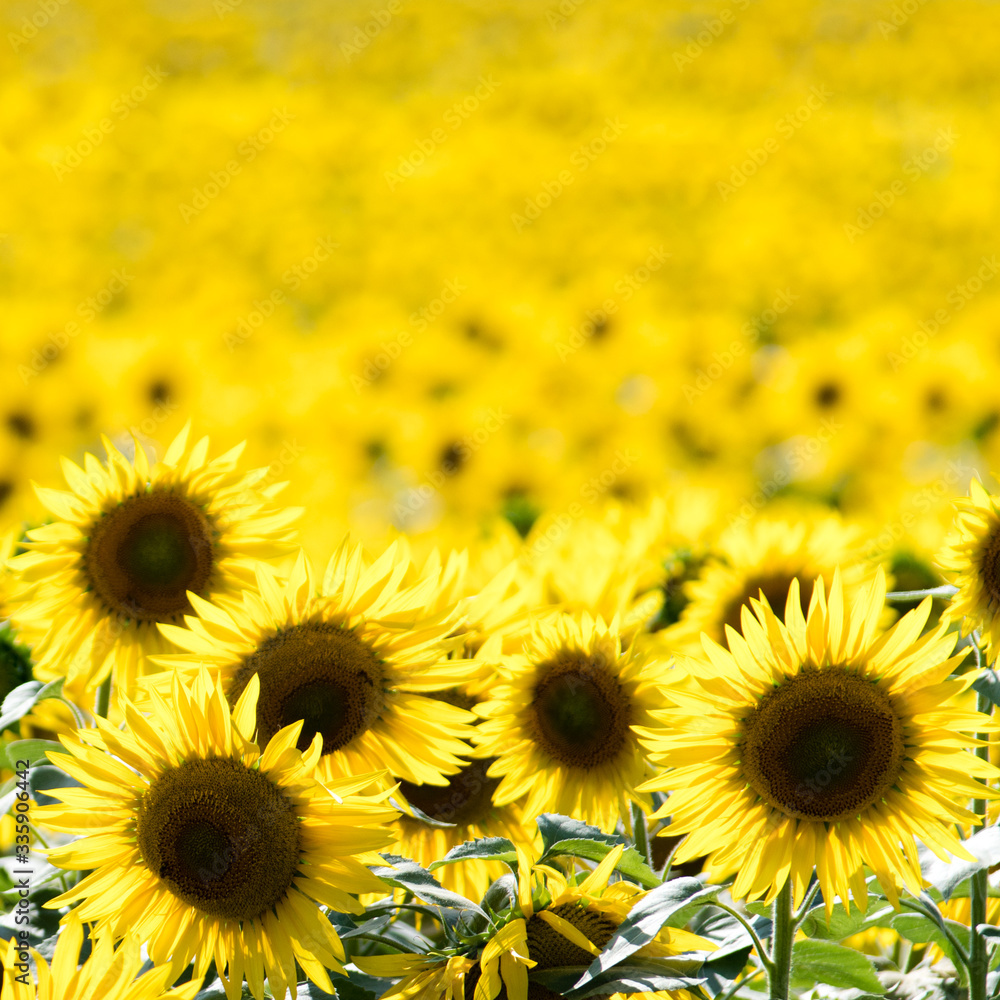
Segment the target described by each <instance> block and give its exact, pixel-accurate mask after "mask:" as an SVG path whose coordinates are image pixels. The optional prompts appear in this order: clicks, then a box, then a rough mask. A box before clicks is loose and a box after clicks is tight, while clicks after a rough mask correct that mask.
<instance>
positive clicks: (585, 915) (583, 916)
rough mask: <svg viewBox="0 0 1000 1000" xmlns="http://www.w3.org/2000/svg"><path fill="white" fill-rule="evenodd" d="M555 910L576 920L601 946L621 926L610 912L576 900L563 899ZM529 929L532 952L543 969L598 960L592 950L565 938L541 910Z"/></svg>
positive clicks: (558, 914) (580, 929) (573, 922)
mask: <svg viewBox="0 0 1000 1000" xmlns="http://www.w3.org/2000/svg"><path fill="white" fill-rule="evenodd" d="M551 912H552V913H554V914H555V915H556V916H557V917H561V918H562V919H563V920H565V921H566V922H567V923H568V924H572V925H573V926H574V927H575V928H576V929H577V930H578V931H581V932H582V933H583V936H584V937H585V938H587V940H588V941H591V942H592V943H593V944H594V945H596V946H597V947H598V948H603V947H604V946H605V945H606V944H607V943H608V942H609V941H610V940H611V938H612V936H613V935H614V933H615V931H616V930H617V929H618V925H617V924H616V923H615V922H614V921H613V920H612V919H611V918H610V917H609V916H607V915H606V914H604V913H595V912H592V911H590V910H585V909H583V907H581V906H578V905H577V904H576V903H560V904H559V905H558V906H553V907H552V908H551ZM525 929H526V931H527V934H528V956H529V957H530V958H531V960H532V961H534V962H537V963H538V966H537V967H538V968H539V969H557V968H559V967H560V966H563V965H590V963H591V962H592V961H593V960H594V956H593V955H591V954H590V952H588V951H585V950H584V949H583V948H581V947H580V946H579V945H578V944H573V942H572V941H570V940H568V939H567V938H564V937H563V936H562V934H560V933H559V931H557V930H556V929H555V928H554V927H553V926H552V925H551V924H548V923H546V922H545V921H544V920H542V918H541V917H539V916H538V915H537V914H535V915H534V916H532V917H531V919H530V920H529V921H528V923H527V926H526V928H525Z"/></svg>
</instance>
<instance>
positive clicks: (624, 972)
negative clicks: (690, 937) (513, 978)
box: [528, 958, 704, 1000]
mask: <svg viewBox="0 0 1000 1000" xmlns="http://www.w3.org/2000/svg"><path fill="white" fill-rule="evenodd" d="M676 964H677V963H672V962H671V960H670V959H669V958H661V959H648V958H635V959H633V960H631V961H630V962H628V963H623V964H621V965H616V966H615V967H614V968H613V969H609V970H608V971H607V972H602V973H601V974H600V975H599V976H595V977H594V979H593V980H592V981H591V982H589V983H588V984H587V985H586V986H584V987H582V988H574V986H573V983H574V982H575V981H576V980H577V979H579V978H580V973H581V972H582V971H583V966H582V965H564V966H558V967H556V968H551V969H536V970H534V971H532V972H529V973H528V979H529V980H531V981H533V982H536V983H538V984H539V985H541V986H544V987H546V988H547V989H549V990H552V992H554V993H558V994H561V995H562V996H566V997H570V998H572V1000H584V998H585V997H590V996H607V995H608V994H609V993H617V992H622V993H639V992H647V991H648V992H650V993H652V992H655V991H656V990H684V989H691V988H692V987H695V986H698V985H699V984H700V983H702V982H704V980H703V979H700V978H693V977H691V976H687V975H685V974H684V972H685V971H686V970H683V969H681V970H679V969H677V968H675V967H672V966H675V965H676Z"/></svg>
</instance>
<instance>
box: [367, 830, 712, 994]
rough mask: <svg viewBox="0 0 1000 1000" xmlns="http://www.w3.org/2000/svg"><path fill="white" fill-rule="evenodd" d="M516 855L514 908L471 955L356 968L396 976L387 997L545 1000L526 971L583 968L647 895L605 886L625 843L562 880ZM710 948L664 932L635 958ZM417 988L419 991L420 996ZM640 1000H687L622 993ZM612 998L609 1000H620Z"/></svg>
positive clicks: (526, 855) (386, 959) (392, 958)
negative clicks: (591, 867)
mask: <svg viewBox="0 0 1000 1000" xmlns="http://www.w3.org/2000/svg"><path fill="white" fill-rule="evenodd" d="M516 846H517V852H518V862H519V864H518V873H519V874H518V884H517V903H516V905H515V906H514V907H513V908H512V909H511V910H510V911H509V913H508V914H507V917H508V919H506V921H504V920H503V919H502V918H501V920H500V921H498V929H497V930H496V931H495V933H494V935H493V936H492V937H491V938H490V939H489V940H488V941H486V943H485V944H484V945H483V947H482V949H481V950H479V949H477V952H478V955H477V956H476V957H478V961H475V960H474V959H473V958H472V957H471V956H451V957H448V958H445V957H441V958H437V959H436V958H434V957H431V956H424V955H406V954H403V955H384V956H368V957H362V956H356V957H355V959H354V962H355V964H356V965H357V966H358V967H359V968H361V969H363V970H364V971H365V972H368V973H369V974H371V975H378V976H387V975H397V976H402V977H403V978H402V980H401V981H400V982H399V983H397V984H396V985H395V986H394V987H393V988H392V990H390V991H389V992H387V993H386V994H384V996H385V997H386V998H390V997H400V998H403V997H416V996H419V997H421V998H422V1000H424V998H426V1000H458V998H461V997H466V998H471V997H474V998H475V1000H494V998H496V997H497V996H498V995H499V997H501V998H504V1000H549V998H556V997H557V996H558V994H556V993H553V992H552V991H551V990H549V989H547V988H546V987H544V986H542V984H541V983H538V982H531V981H530V980H529V978H528V973H529V971H530V970H532V969H537V970H539V971H544V970H546V969H555V968H560V967H563V966H572V965H583V966H587V965H590V963H591V962H592V961H593V959H594V957H595V956H596V955H599V954H600V953H601V950H602V949H603V948H604V947H605V946H606V945H607V943H608V941H610V940H611V938H612V936H613V935H614V933H615V931H616V930H617V929H618V928H619V926H620V925H621V923H622V922H623V921H624V920H625V919H626V918H627V917H628V915H629V913H630V912H631V910H632V908H633V907H634V906H635V905H636V904H637V903H639V902H640V901H641V900H642V899H643V897H644V896H645V895H646V892H645V891H644V890H643V889H641V888H640V887H639V886H637V885H633V884H632V883H630V882H627V881H624V880H620V881H618V882H615V883H613V884H611V885H609V884H608V882H609V879H610V878H611V874H612V872H613V871H614V870H615V868H616V866H617V865H618V862H619V861H620V860H621V856H622V853H623V851H624V850H625V848H624V846H623V845H619V846H618V847H616V848H614V850H612V851H611V852H609V853H608V855H607V857H605V858H604V860H603V861H602V862H601V863H600V864H599V865H598V866H597V867H596V868H595V869H594V870H593V871H592V872H589V873H586V874H583V873H580V874H578V875H575V876H573V877H572V878H569V879H567V878H566V877H565V876H564V875H562V874H561V873H560V872H557V871H556V870H555V869H553V868H550V867H548V866H538V867H537V868H533V867H532V864H531V854H530V852H529V850H528V849H527V848H526V847H524V846H523V845H516ZM713 948H714V945H712V944H711V942H708V941H706V940H705V939H704V938H700V937H698V936H697V935H695V934H691V933H690V932H689V931H684V930H679V929H677V928H668V927H664V928H662V929H661V930H660V931H659V933H658V934H657V935H656V937H655V938H654V939H653V940H652V941H651V942H649V943H648V944H646V945H644V946H643V947H642V948H640V949H639V950H638V951H637V952H636V953H635V954H636V955H637V956H638V957H639V958H644V959H653V960H655V959H663V958H669V957H671V956H674V955H679V954H680V953H682V952H686V951H705V950H711V949H713ZM420 988H422V990H423V992H420ZM628 995H629V996H631V997H632V998H633V1000H635V998H645V1000H667V998H672V1000H681V998H690V997H691V994H689V993H687V991H685V990H680V991H677V992H668V991H665V990H659V991H656V992H646V993H632V994H628ZM624 997H625V994H623V993H613V994H610V995H609V996H608V1000H624Z"/></svg>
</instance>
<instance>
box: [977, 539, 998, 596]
mask: <svg viewBox="0 0 1000 1000" xmlns="http://www.w3.org/2000/svg"><path fill="white" fill-rule="evenodd" d="M980 576H981V578H982V581H983V589H984V590H985V591H986V595H987V597H988V598H989V602H990V608H991V610H994V611H995V610H997V609H1000V527H994V528H993V530H992V531H991V532H990V535H989V537H988V538H987V539H986V545H985V546H984V548H983V556H982V562H981V564H980Z"/></svg>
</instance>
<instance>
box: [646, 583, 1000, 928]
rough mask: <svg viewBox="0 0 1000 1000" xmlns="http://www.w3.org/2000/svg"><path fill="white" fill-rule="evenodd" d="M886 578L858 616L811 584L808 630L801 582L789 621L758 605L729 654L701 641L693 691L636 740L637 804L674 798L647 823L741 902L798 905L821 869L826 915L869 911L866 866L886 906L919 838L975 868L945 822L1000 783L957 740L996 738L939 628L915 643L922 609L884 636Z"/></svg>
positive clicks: (909, 874) (839, 586) (691, 666)
mask: <svg viewBox="0 0 1000 1000" xmlns="http://www.w3.org/2000/svg"><path fill="white" fill-rule="evenodd" d="M884 599H885V578H884V576H883V574H882V573H881V571H879V573H878V574H877V576H876V579H875V580H874V581H872V583H870V584H869V585H868V586H866V587H865V588H864V589H863V590H862V592H861V593H860V594H859V596H858V598H857V599H856V601H855V602H854V604H853V606H848V605H847V604H846V603H845V599H844V586H843V583H842V581H841V579H840V576H839V574H835V575H834V580H833V584H832V586H831V589H830V596H829V599H827V596H826V587H825V585H824V583H823V580H822V578H820V579H818V580H816V581H815V583H814V585H813V589H812V598H811V600H810V604H809V610H808V616H807V617H806V616H804V615H803V614H802V608H801V604H800V595H799V589H798V582H797V581H793V583H792V585H791V587H790V588H789V594H788V602H787V605H786V609H785V621H784V622H782V621H780V620H779V619H778V618H777V616H776V615H775V614H774V613H773V612H772V611H771V610H770V608H768V607H767V606H766V605H764V604H762V603H761V602H759V601H752V602H751V604H752V607H753V612H754V613H753V614H751V613H750V611H749V610H744V612H743V621H742V625H743V635H742V636H741V635H738V634H737V633H736V632H735V631H733V630H729V633H728V638H729V645H730V649H729V650H726V649H723V648H722V647H721V646H719V645H718V644H717V643H715V642H713V641H712V640H710V639H708V638H706V639H705V640H704V658H703V659H702V660H699V661H694V660H692V661H690V662H689V663H688V673H689V679H690V683H689V685H686V686H685V687H684V688H683V689H682V688H679V687H675V688H673V689H671V690H670V691H669V692H667V697H668V699H669V700H670V702H671V703H672V706H673V707H671V708H668V709H665V710H662V711H659V712H656V713H654V714H655V715H656V716H657V718H658V720H659V724H658V725H657V726H655V727H647V728H644V729H642V730H641V732H640V735H641V737H642V741H643V743H644V744H645V745H646V747H647V748H648V749H649V751H650V754H651V756H652V757H653V761H654V763H655V764H657V765H658V766H659V767H661V768H663V769H664V773H663V774H661V775H659V776H657V777H656V778H654V779H653V780H651V781H649V782H647V783H646V784H645V785H643V786H642V787H643V788H644V789H645V790H654V789H658V790H669V791H670V792H671V795H670V799H669V801H668V802H667V803H666V804H665V805H664V806H663V808H662V809H661V810H660V811H659V813H657V816H663V815H670V816H671V817H672V822H671V823H670V825H669V826H668V827H666V828H665V832H666V833H667V834H688V836H687V839H686V840H685V841H684V842H683V843H682V844H681V846H680V847H679V848H678V850H677V854H676V855H675V857H676V858H677V859H678V860H679V861H685V860H687V859H690V858H695V857H698V856H700V855H709V858H708V862H707V865H706V867H707V869H708V870H709V871H711V873H712V875H713V877H715V878H725V877H728V876H729V875H731V874H734V873H735V874H736V880H735V883H734V884H733V887H732V890H731V891H732V894H733V896H734V897H735V898H743V897H746V898H748V899H756V898H758V897H761V896H765V897H766V901H770V900H771V899H773V898H774V897H775V896H776V895H777V893H778V891H779V890H780V889H781V888H782V886H784V884H785V883H786V882H787V881H788V880H789V879H791V880H792V888H793V898H794V899H795V902H796V905H797V904H798V903H799V902H801V900H802V898H803V896H804V894H805V891H806V887H807V885H808V883H809V879H810V877H811V875H812V872H813V869H814V868H815V870H816V874H817V876H818V878H819V881H820V886H821V888H822V892H823V897H824V899H825V900H826V904H827V907H828V908H830V907H832V905H833V900H834V899H835V897H837V896H839V897H840V898H841V899H842V900H844V901H845V905H847V899H848V889H850V890H851V891H852V892H853V894H854V899H855V902H856V903H857V904H858V906H859V907H860V908H861V909H864V908H865V906H866V901H867V896H866V891H865V878H864V871H863V868H862V866H863V865H868V866H869V867H870V868H871V870H872V871H873V872H875V874H876V875H877V876H878V878H879V881H880V882H881V884H882V888H883V890H884V891H885V893H886V895H887V896H888V897H889V898H890V900H892V901H894V902H895V900H896V898H897V884H898V883H902V884H904V885H905V886H906V887H907V888H908V889H909V890H910V891H911V892H914V893H917V892H919V891H920V887H921V884H922V882H921V875H920V867H919V864H918V860H917V847H916V839H919V840H921V841H922V842H923V843H925V844H926V845H927V846H928V847H929V848H931V849H932V850H933V851H934V852H935V853H937V854H938V855H939V856H940V857H942V858H944V859H945V860H949V857H948V855H949V852H950V853H951V854H955V855H958V856H959V857H961V858H965V859H967V860H970V859H971V857H970V855H969V854H968V853H967V852H966V851H965V850H964V849H963V847H962V845H961V843H960V841H959V840H958V838H957V837H956V836H955V832H954V829H953V827H952V825H951V824H954V823H965V822H971V821H974V819H975V817H974V816H973V814H972V813H971V812H969V811H968V810H967V809H966V808H965V807H964V806H963V805H961V804H959V803H960V802H961V801H962V800H965V801H968V799H970V798H971V797H974V796H979V797H982V796H986V795H991V796H995V795H996V794H997V793H995V792H992V791H990V790H988V789H986V787H985V786H984V785H982V784H980V783H978V782H976V781H975V780H974V779H975V778H976V777H981V778H994V777H997V776H998V775H1000V771H998V770H997V769H996V768H995V767H993V766H992V765H991V764H988V763H987V762H985V761H982V760H980V759H979V758H978V757H976V756H975V755H974V754H973V753H971V752H970V749H971V748H973V747H975V746H977V745H979V741H978V740H977V739H976V738H975V737H974V736H971V735H965V734H966V733H974V732H977V731H989V730H994V729H995V728H996V726H995V724H994V723H992V722H991V721H990V720H989V719H988V717H987V716H985V715H983V714H982V713H979V712H977V711H975V702H974V700H973V698H972V693H971V692H969V691H968V685H969V683H970V681H971V680H972V677H973V675H968V676H967V677H966V678H965V679H961V680H959V679H948V678H949V675H950V674H951V673H952V671H953V670H954V669H955V667H957V666H958V664H959V663H961V661H962V659H963V658H964V656H965V652H967V650H963V652H962V653H960V654H959V655H957V656H952V655H951V653H952V651H953V650H954V646H955V636H954V634H950V635H949V634H946V633H945V631H944V626H939V627H938V628H937V629H936V630H934V631H932V632H929V633H927V634H926V635H924V636H921V634H920V633H921V629H922V628H923V626H924V623H925V622H926V620H927V616H928V614H929V613H930V605H931V602H930V600H929V599H927V600H925V601H923V602H922V603H921V605H920V607H919V608H917V609H915V610H913V611H911V612H909V613H908V614H906V615H905V616H904V617H902V618H901V619H900V620H899V621H898V622H897V623H896V624H895V625H894V626H893V627H892V628H891V629H890V630H889V631H887V632H885V633H881V634H880V631H879V627H878V620H879V616H880V615H881V612H882V606H883V601H884Z"/></svg>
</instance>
